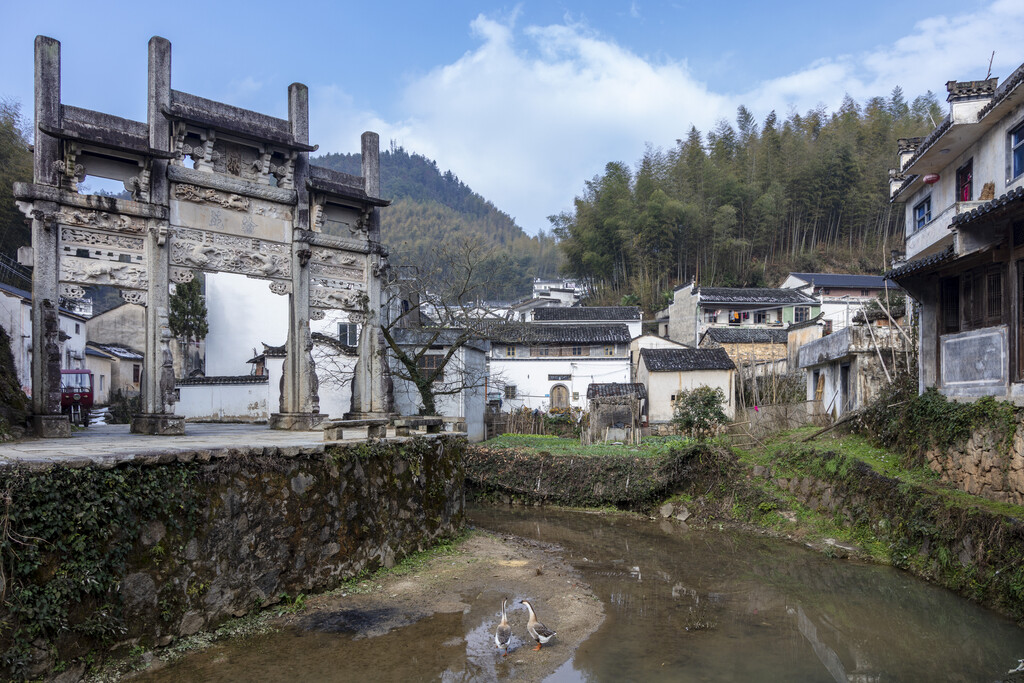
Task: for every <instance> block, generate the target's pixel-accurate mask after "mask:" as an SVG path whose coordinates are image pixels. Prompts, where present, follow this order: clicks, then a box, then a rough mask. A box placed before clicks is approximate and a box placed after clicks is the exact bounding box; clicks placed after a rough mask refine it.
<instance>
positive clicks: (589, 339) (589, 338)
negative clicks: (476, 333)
mask: <svg viewBox="0 0 1024 683" xmlns="http://www.w3.org/2000/svg"><path fill="white" fill-rule="evenodd" d="M490 329H491V341H494V342H497V343H501V344H533V345H540V344H628V343H629V342H630V341H631V340H632V337H630V335H629V328H628V327H626V326H625V325H624V324H622V323H618V324H609V325H545V324H536V323H520V324H511V325H495V326H493V327H491V328H490Z"/></svg>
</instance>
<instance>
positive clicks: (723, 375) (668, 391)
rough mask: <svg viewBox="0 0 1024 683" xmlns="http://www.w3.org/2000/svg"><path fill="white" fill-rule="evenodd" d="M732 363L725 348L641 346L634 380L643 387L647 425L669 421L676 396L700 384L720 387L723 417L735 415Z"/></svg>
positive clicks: (713, 387)
mask: <svg viewBox="0 0 1024 683" xmlns="http://www.w3.org/2000/svg"><path fill="white" fill-rule="evenodd" d="M735 375H736V365H735V364H734V363H733V362H732V360H731V359H730V358H729V354H727V353H726V352H725V349H720V348H719V349H641V350H640V367H639V369H638V371H637V382H639V383H640V384H643V385H645V386H646V387H647V419H648V422H649V423H650V424H651V425H655V424H660V423H667V422H671V420H672V417H673V415H674V410H675V401H676V397H677V396H678V395H679V394H680V393H681V392H683V391H691V390H693V389H696V388H697V387H700V386H708V387H711V388H712V389H721V390H722V393H723V394H724V395H725V405H724V406H723V408H724V410H725V414H726V417H728V418H729V419H730V420H731V419H733V418H734V417H735V415H736V392H735V389H734V387H735V382H736V377H735Z"/></svg>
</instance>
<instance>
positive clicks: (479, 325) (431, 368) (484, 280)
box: [381, 239, 505, 415]
mask: <svg viewBox="0 0 1024 683" xmlns="http://www.w3.org/2000/svg"><path fill="white" fill-rule="evenodd" d="M494 262H495V255H494V253H493V250H492V249H490V248H488V247H484V246H482V245H480V244H479V243H478V242H477V241H475V240H468V239H462V240H453V241H449V242H445V243H442V244H440V245H438V246H437V247H435V249H434V250H433V258H432V259H431V261H430V263H428V264H425V265H422V264H421V265H414V264H395V265H393V266H392V267H391V268H390V269H389V271H388V276H387V280H386V283H385V292H386V293H387V294H386V296H387V303H386V314H385V316H384V317H383V322H382V324H381V333H382V336H383V337H384V343H385V345H386V346H387V351H388V353H389V354H390V356H391V360H392V362H391V363H390V366H391V374H392V377H393V379H395V380H400V381H404V382H408V383H409V384H410V385H412V386H413V387H415V390H416V391H417V392H418V394H419V403H420V404H422V407H421V412H422V413H423V414H426V415H435V414H437V401H438V398H439V397H441V396H448V395H455V394H459V393H460V392H462V391H463V390H465V389H469V388H479V387H482V386H483V385H484V384H485V382H486V381H487V378H488V377H487V369H486V367H485V364H484V363H482V362H481V363H480V364H479V367H477V366H476V365H473V364H472V363H467V361H466V358H467V354H466V353H465V350H466V349H468V348H477V349H479V350H481V351H485V350H486V348H487V346H486V345H487V341H486V340H487V339H488V338H489V329H490V328H491V327H492V326H493V325H494V324H495V323H497V322H502V321H504V319H505V311H504V310H503V309H501V308H499V307H497V306H494V305H490V304H488V303H486V302H485V301H484V300H483V295H484V292H486V291H487V290H488V289H493V287H492V285H493V276H494V273H496V272H498V270H497V269H495V268H493V267H492V266H493V264H494ZM481 358H482V356H481Z"/></svg>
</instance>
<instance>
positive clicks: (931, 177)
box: [922, 173, 939, 185]
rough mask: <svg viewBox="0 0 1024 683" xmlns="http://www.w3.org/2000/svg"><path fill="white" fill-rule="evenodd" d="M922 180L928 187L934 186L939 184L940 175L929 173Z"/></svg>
mask: <svg viewBox="0 0 1024 683" xmlns="http://www.w3.org/2000/svg"><path fill="white" fill-rule="evenodd" d="M922 180H924V182H925V184H926V185H934V184H935V183H937V182H939V174H938V173H929V174H928V175H926V176H925V177H924V178H922Z"/></svg>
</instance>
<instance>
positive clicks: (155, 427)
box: [131, 413, 185, 436]
mask: <svg viewBox="0 0 1024 683" xmlns="http://www.w3.org/2000/svg"><path fill="white" fill-rule="evenodd" d="M131 433H132V434H149V435H151V436H183V435H184V434H185V418H184V417H181V416H180V415H167V414H145V413H144V414H141V415H135V416H134V417H132V424H131Z"/></svg>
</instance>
